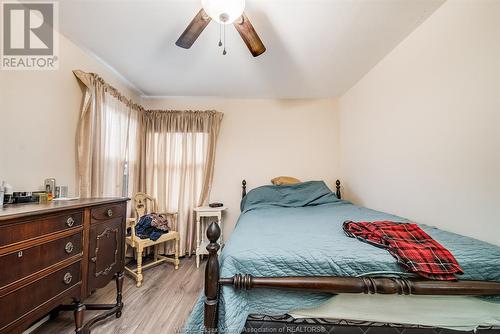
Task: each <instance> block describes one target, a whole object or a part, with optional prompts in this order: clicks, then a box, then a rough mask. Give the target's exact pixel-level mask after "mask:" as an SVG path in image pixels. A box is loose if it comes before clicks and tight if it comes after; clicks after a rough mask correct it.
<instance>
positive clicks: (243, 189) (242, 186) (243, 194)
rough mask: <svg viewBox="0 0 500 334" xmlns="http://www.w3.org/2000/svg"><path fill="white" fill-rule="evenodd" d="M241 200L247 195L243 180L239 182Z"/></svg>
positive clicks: (245, 183)
mask: <svg viewBox="0 0 500 334" xmlns="http://www.w3.org/2000/svg"><path fill="white" fill-rule="evenodd" d="M241 188H242V190H241V199H243V197H245V196H246V195H247V181H245V180H243V181H242V182H241Z"/></svg>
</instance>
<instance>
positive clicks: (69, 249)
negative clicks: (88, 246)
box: [64, 241, 74, 254]
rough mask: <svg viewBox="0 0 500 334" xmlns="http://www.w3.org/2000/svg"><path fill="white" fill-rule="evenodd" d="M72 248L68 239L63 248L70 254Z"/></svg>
mask: <svg viewBox="0 0 500 334" xmlns="http://www.w3.org/2000/svg"><path fill="white" fill-rule="evenodd" d="M73 249H74V246H73V243H72V242H71V241H69V242H68V243H67V244H66V246H64V250H65V251H66V253H68V254H70V253H71V252H72V251H73Z"/></svg>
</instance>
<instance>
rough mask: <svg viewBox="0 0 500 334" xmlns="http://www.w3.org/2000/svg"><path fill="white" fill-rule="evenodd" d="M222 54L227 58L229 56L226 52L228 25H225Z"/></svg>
mask: <svg viewBox="0 0 500 334" xmlns="http://www.w3.org/2000/svg"><path fill="white" fill-rule="evenodd" d="M222 54H223V55H224V56H225V55H226V54H227V52H226V25H225V24H224V51H222Z"/></svg>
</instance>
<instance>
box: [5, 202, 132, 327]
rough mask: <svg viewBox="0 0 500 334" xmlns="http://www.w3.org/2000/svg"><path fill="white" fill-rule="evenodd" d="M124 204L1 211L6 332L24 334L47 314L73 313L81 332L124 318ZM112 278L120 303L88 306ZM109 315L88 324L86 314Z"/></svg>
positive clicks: (55, 205) (58, 204)
mask: <svg viewBox="0 0 500 334" xmlns="http://www.w3.org/2000/svg"><path fill="white" fill-rule="evenodd" d="M126 203H127V199H126V198H108V199H81V200H75V201H67V202H51V203H48V204H20V205H8V206H5V207H4V208H1V209H0V333H1V334H4V333H20V332H22V331H23V330H24V329H26V328H28V327H29V326H30V325H31V324H32V323H33V322H35V321H37V320H38V319H40V318H42V317H44V316H45V315H47V314H48V313H49V312H52V313H53V314H56V313H57V312H58V311H60V310H71V311H74V314H75V328H76V329H75V332H76V333H85V332H88V331H89V328H90V326H91V325H93V324H94V323H95V322H97V321H99V320H102V319H104V318H105V317H107V316H110V315H115V316H116V317H119V316H120V315H121V310H122V307H123V304H122V301H121V290H122V283H123V266H124V256H125V254H124V247H125V244H124V240H125V239H124V238H125V235H124V234H125V216H126ZM112 279H115V280H116V284H117V301H116V304H111V305H85V304H84V300H85V298H86V297H88V296H89V295H90V294H91V293H92V292H93V291H95V290H96V289H99V288H102V287H104V286H106V285H107V284H108V283H109V282H110V281H111V280H112ZM86 309H88V310H105V312H104V313H102V314H100V315H98V316H96V317H95V318H93V319H91V320H90V321H87V322H86V323H85V319H84V312H85V310H86Z"/></svg>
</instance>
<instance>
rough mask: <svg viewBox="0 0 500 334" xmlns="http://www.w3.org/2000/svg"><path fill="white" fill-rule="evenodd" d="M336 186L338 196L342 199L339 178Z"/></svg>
mask: <svg viewBox="0 0 500 334" xmlns="http://www.w3.org/2000/svg"><path fill="white" fill-rule="evenodd" d="M335 188H337V192H336V195H337V198H338V199H342V193H341V192H340V180H337V181H336V182H335Z"/></svg>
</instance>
